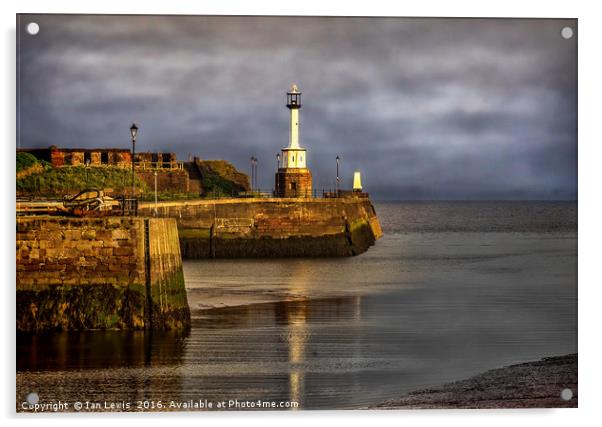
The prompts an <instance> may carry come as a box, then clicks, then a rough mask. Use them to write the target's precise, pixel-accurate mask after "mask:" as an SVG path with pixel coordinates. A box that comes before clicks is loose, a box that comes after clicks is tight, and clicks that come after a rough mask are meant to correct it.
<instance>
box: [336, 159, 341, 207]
mask: <svg viewBox="0 0 602 427" xmlns="http://www.w3.org/2000/svg"><path fill="white" fill-rule="evenodd" d="M339 160H341V158H340V157H339V156H338V155H337V197H339Z"/></svg>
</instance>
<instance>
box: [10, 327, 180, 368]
mask: <svg viewBox="0 0 602 427" xmlns="http://www.w3.org/2000/svg"><path fill="white" fill-rule="evenodd" d="M188 335H189V332H156V331H155V332H151V331H94V332H45V333H38V334H27V333H18V334H17V371H25V370H30V371H40V370H62V369H66V370H67V369H89V368H110V367H124V366H158V365H167V364H177V363H180V362H181V360H182V356H183V354H184V343H185V340H186V337H187V336H188Z"/></svg>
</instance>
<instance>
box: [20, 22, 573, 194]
mask: <svg viewBox="0 0 602 427" xmlns="http://www.w3.org/2000/svg"><path fill="white" fill-rule="evenodd" d="M30 20H36V21H37V22H39V23H40V27H41V32H40V34H39V35H38V36H35V37H31V36H27V34H25V32H24V26H25V25H26V23H27V22H29V21H30ZM565 25H570V26H572V27H574V28H575V29H576V21H574V20H560V19H558V20H551V19H547V20H535V19H528V20H520V19H414V18H411V19H410V18H407V19H406V18H404V19H397V18H373V19H372V18H301V17H279V18H276V17H203V16H198V17H189V16H170V17H160V16H144V17H142V16H133V17H132V16H94V17H92V16H81V15H69V16H62V15H40V16H36V15H32V16H28V15H22V16H21V18H20V25H19V28H18V31H19V33H20V37H19V40H20V48H19V50H18V60H19V67H20V68H19V76H18V80H19V100H18V107H19V117H20V129H19V141H20V145H21V146H24V147H32V146H48V145H50V144H57V145H64V146H84V147H92V146H119V147H127V146H128V145H129V140H128V130H127V129H128V127H129V125H130V123H131V122H132V121H137V122H138V123H139V124H140V127H141V131H140V141H139V145H140V146H141V148H140V149H142V150H146V149H148V150H166V149H169V150H174V151H176V153H177V154H178V157H180V158H187V156H188V153H192V154H197V155H200V156H201V157H204V158H225V159H228V160H230V161H232V162H233V163H234V164H235V165H236V166H237V167H239V168H241V169H243V170H245V171H247V170H248V169H249V167H248V159H249V157H250V156H251V155H255V156H257V157H259V159H260V170H259V173H260V184H261V186H262V187H265V188H271V187H272V186H273V172H274V169H275V166H276V161H275V158H274V155H275V153H276V152H277V151H278V150H279V149H280V148H281V147H282V146H284V145H286V143H287V129H288V115H287V114H288V112H287V110H286V108H285V107H284V92H285V91H286V89H287V88H288V87H289V85H290V84H291V83H292V82H296V83H298V84H299V85H300V87H301V89H302V91H303V93H304V95H303V96H304V107H303V109H302V111H301V123H302V127H301V140H302V144H303V145H305V146H306V147H307V148H308V158H309V161H310V167H311V168H312V171H313V174H314V181H315V185H316V187H318V188H321V187H329V186H332V185H334V164H335V163H334V157H335V156H336V155H337V154H339V155H341V156H342V158H343V163H342V164H343V173H344V183H345V184H346V185H347V186H349V185H350V181H351V174H352V172H353V170H354V169H356V168H357V169H360V170H361V171H362V174H363V180H364V185H365V187H366V190H367V191H369V192H371V193H372V194H374V195H375V197H377V198H387V199H396V198H423V199H428V198H444V199H445V198H468V199H473V198H485V199H487V198H511V199H512V198H523V199H524V198H534V199H555V198H569V199H573V198H576V172H577V171H576V149H577V139H576V123H577V117H576V90H577V89H576V78H577V77H576V41H575V40H574V39H573V40H564V39H562V38H561V37H560V35H559V34H560V29H561V28H562V27H563V26H565Z"/></svg>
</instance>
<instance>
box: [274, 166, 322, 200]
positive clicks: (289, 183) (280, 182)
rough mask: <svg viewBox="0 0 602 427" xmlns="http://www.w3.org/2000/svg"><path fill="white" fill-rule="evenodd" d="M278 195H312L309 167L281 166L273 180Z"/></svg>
mask: <svg viewBox="0 0 602 427" xmlns="http://www.w3.org/2000/svg"><path fill="white" fill-rule="evenodd" d="M275 186H276V187H275V188H276V192H277V194H278V197H312V189H313V186H312V178H311V171H310V170H309V169H287V168H281V169H279V170H278V172H277V173H276V182H275Z"/></svg>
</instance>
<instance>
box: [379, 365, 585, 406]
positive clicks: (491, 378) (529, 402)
mask: <svg viewBox="0 0 602 427" xmlns="http://www.w3.org/2000/svg"><path fill="white" fill-rule="evenodd" d="M565 389H570V390H571V392H572V397H571V398H570V399H568V400H565V399H566V398H568V397H569V396H570V394H569V395H565V399H563V398H561V393H562V391H563V390H565ZM565 393H566V392H565ZM577 400H578V396H577V354H569V355H566V356H559V357H547V358H544V359H541V360H538V361H535V362H528V363H520V364H517V365H511V366H507V367H504V368H500V369H492V370H489V371H487V372H485V373H483V374H480V375H476V376H474V377H471V378H468V379H466V380H462V381H456V382H452V383H448V384H444V385H442V386H439V387H434V388H428V389H424V390H418V391H413V392H410V393H407V394H405V395H403V396H402V397H400V398H398V399H392V400H387V401H385V402H382V403H380V404H378V405H374V406H371V407H369V409H446V408H447V409H450V408H455V409H457V408H464V409H499V408H576V407H577Z"/></svg>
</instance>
